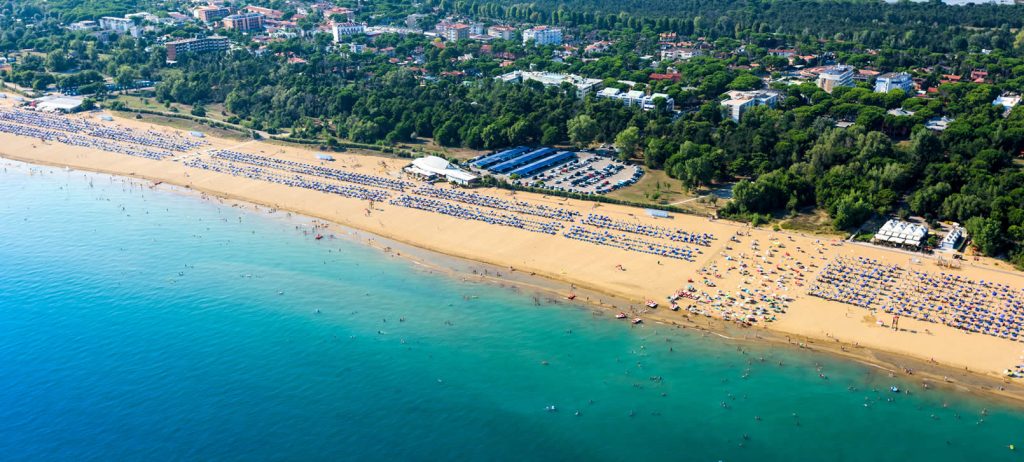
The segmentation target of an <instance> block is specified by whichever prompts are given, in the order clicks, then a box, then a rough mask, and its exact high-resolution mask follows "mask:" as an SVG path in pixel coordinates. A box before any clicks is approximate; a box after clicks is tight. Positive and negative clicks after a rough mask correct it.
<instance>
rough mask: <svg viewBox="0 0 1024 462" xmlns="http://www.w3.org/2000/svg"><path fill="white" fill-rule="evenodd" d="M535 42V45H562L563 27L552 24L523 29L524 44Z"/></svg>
mask: <svg viewBox="0 0 1024 462" xmlns="http://www.w3.org/2000/svg"><path fill="white" fill-rule="evenodd" d="M529 42H533V44H534V45H535V46H544V45H561V44H562V29H559V28H557V27H550V26H536V27H532V28H530V29H526V30H525V31H523V45H526V44H527V43H529Z"/></svg>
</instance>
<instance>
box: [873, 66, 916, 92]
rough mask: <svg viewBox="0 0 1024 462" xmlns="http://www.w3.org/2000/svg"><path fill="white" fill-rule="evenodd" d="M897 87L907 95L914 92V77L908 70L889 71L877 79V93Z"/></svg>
mask: <svg viewBox="0 0 1024 462" xmlns="http://www.w3.org/2000/svg"><path fill="white" fill-rule="evenodd" d="M897 88H898V89H900V90H903V93H905V94H907V95H911V94H913V93H914V79H913V78H912V77H911V76H910V74H908V73H906V72H887V73H885V74H882V75H879V76H878V78H876V79H875V93H889V92H890V91H892V90H895V89H897Z"/></svg>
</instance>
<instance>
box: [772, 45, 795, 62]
mask: <svg viewBox="0 0 1024 462" xmlns="http://www.w3.org/2000/svg"><path fill="white" fill-rule="evenodd" d="M768 54H769V55H772V56H778V57H780V58H787V59H788V58H792V57H793V56H795V55H796V49H794V48H771V49H769V50H768Z"/></svg>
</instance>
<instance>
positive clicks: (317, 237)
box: [316, 234, 324, 241]
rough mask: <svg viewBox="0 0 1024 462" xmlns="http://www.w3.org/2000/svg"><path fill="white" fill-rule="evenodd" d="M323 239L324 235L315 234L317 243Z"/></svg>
mask: <svg viewBox="0 0 1024 462" xmlns="http://www.w3.org/2000/svg"><path fill="white" fill-rule="evenodd" d="M323 238H324V235H323V234H317V235H316V240H318V241H319V240H320V239H323Z"/></svg>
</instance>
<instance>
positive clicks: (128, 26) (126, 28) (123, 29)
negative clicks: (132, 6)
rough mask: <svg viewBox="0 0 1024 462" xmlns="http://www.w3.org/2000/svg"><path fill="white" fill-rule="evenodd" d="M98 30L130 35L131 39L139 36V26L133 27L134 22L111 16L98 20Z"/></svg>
mask: <svg viewBox="0 0 1024 462" xmlns="http://www.w3.org/2000/svg"><path fill="white" fill-rule="evenodd" d="M99 25H100V29H103V30H109V31H111V32H115V33H118V34H131V36H132V37H138V36H139V35H140V34H141V30H140V29H139V26H136V25H135V21H132V20H131V19H127V18H115V17H113V16H104V17H102V18H100V20H99Z"/></svg>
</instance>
